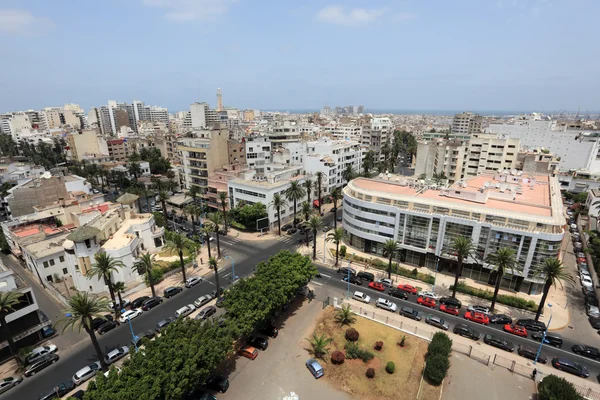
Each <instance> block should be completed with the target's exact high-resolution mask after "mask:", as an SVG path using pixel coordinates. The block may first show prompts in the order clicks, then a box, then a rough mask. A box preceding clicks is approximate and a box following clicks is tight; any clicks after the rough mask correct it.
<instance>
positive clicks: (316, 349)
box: [306, 333, 333, 358]
mask: <svg viewBox="0 0 600 400" xmlns="http://www.w3.org/2000/svg"><path fill="white" fill-rule="evenodd" d="M306 340H308V341H309V342H310V344H311V346H312V351H313V354H314V355H315V357H317V358H322V357H323V356H324V355H325V354H327V353H329V347H327V346H328V345H329V343H331V342H333V339H332V338H326V337H325V335H324V334H321V336H317V334H316V333H313V335H312V338H310V339H306Z"/></svg>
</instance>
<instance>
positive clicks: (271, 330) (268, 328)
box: [259, 324, 279, 339]
mask: <svg viewBox="0 0 600 400" xmlns="http://www.w3.org/2000/svg"><path fill="white" fill-rule="evenodd" d="M259 332H260V333H261V334H263V335H265V336H268V337H271V338H273V339H274V338H276V337H277V335H279V330H278V329H277V328H275V327H274V326H273V325H271V324H269V325H265V326H263V327H262V328H260V330H259Z"/></svg>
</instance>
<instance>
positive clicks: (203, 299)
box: [194, 294, 213, 308]
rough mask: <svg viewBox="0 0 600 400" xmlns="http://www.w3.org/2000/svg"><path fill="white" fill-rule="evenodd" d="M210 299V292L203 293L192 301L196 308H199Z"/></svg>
mask: <svg viewBox="0 0 600 400" xmlns="http://www.w3.org/2000/svg"><path fill="white" fill-rule="evenodd" d="M212 299H213V298H212V296H211V295H210V294H205V295H204V296H200V297H198V300H196V301H194V305H195V306H196V308H200V307H202V306H203V305H205V304H206V303H208V302H209V301H211V300H212Z"/></svg>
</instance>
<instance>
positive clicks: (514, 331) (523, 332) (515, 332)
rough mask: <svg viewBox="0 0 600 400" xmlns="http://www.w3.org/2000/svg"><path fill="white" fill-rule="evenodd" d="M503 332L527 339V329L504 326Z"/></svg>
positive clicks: (511, 325)
mask: <svg viewBox="0 0 600 400" xmlns="http://www.w3.org/2000/svg"><path fill="white" fill-rule="evenodd" d="M504 332H508V333H512V334H513V335H517V336H521V337H527V329H526V328H524V327H522V326H521V325H514V324H506V325H504Z"/></svg>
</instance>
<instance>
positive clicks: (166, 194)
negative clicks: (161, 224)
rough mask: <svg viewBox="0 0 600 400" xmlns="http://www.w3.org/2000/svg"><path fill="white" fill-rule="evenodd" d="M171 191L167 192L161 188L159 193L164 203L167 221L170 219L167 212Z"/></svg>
mask: <svg viewBox="0 0 600 400" xmlns="http://www.w3.org/2000/svg"><path fill="white" fill-rule="evenodd" d="M169 197H171V196H169V192H167V191H166V190H161V191H160V193H158V199H159V200H160V204H161V205H162V210H163V217H165V222H167V221H168V220H169V218H168V217H169V214H167V200H169Z"/></svg>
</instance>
